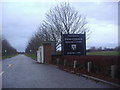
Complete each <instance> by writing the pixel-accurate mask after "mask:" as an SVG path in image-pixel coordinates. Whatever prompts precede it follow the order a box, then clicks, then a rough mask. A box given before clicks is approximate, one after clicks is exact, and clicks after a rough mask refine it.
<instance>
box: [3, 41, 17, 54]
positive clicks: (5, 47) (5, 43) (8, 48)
mask: <svg viewBox="0 0 120 90" xmlns="http://www.w3.org/2000/svg"><path fill="white" fill-rule="evenodd" d="M16 53H17V50H16V49H15V48H13V47H12V46H11V45H10V44H9V42H8V41H7V40H6V39H3V40H2V56H5V55H11V54H16Z"/></svg>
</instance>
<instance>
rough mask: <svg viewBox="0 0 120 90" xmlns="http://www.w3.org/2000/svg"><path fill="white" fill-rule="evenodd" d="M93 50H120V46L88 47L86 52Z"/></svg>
mask: <svg viewBox="0 0 120 90" xmlns="http://www.w3.org/2000/svg"><path fill="white" fill-rule="evenodd" d="M94 51H120V46H117V47H115V48H107V47H104V48H102V47H98V48H97V47H95V46H93V47H90V49H87V52H94Z"/></svg>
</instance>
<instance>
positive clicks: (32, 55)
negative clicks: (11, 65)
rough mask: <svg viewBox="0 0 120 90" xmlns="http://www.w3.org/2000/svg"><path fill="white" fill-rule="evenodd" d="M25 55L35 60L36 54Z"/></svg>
mask: <svg viewBox="0 0 120 90" xmlns="http://www.w3.org/2000/svg"><path fill="white" fill-rule="evenodd" d="M25 55H26V56H28V57H30V58H32V59H34V60H37V56H36V55H35V54H25Z"/></svg>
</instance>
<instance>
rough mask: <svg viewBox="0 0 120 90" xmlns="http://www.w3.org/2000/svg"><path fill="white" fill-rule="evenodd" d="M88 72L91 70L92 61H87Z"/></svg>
mask: <svg viewBox="0 0 120 90" xmlns="http://www.w3.org/2000/svg"><path fill="white" fill-rule="evenodd" d="M87 66H88V72H91V68H92V62H88V65H87Z"/></svg>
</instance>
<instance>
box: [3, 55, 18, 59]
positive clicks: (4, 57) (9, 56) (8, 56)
mask: <svg viewBox="0 0 120 90" xmlns="http://www.w3.org/2000/svg"><path fill="white" fill-rule="evenodd" d="M16 55H17V54H12V55H6V56H2V60H3V59H7V58H11V57H14V56H16Z"/></svg>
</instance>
